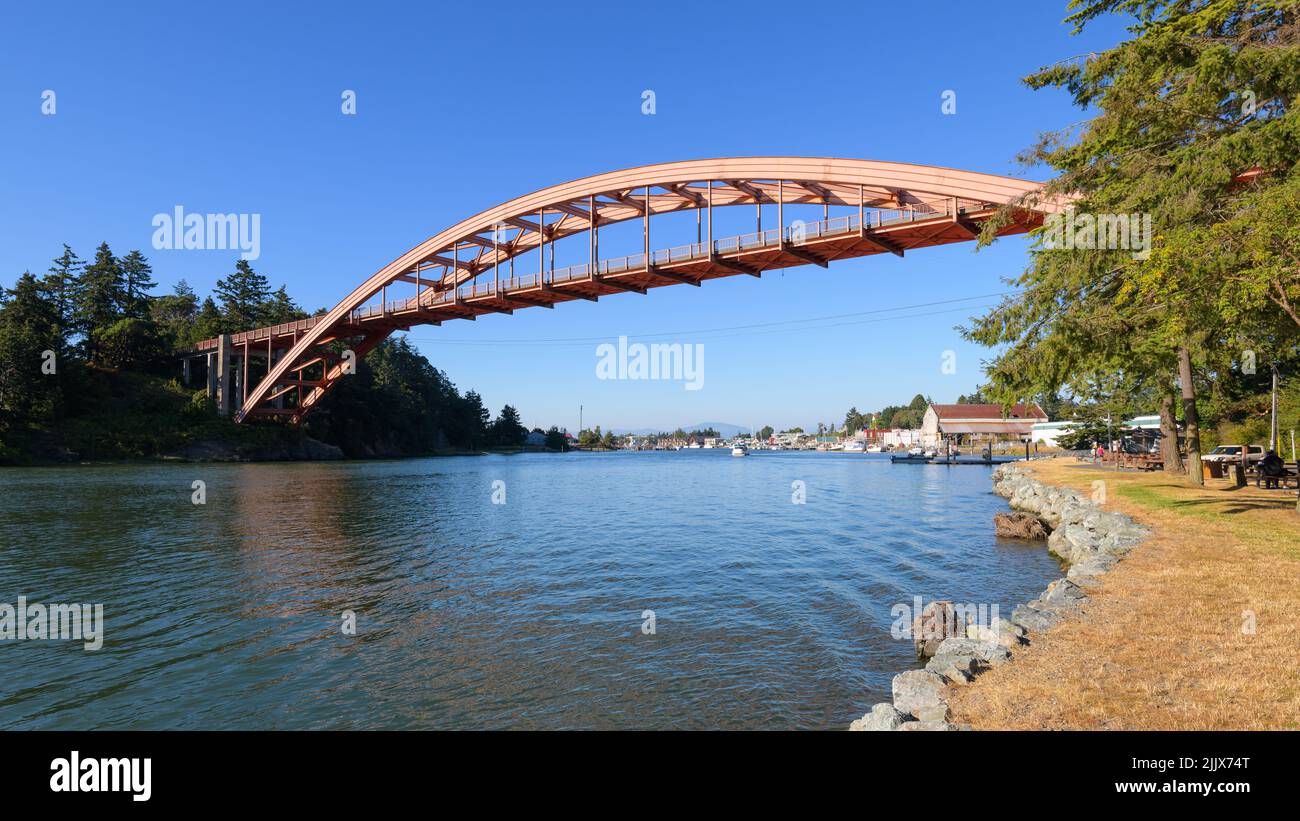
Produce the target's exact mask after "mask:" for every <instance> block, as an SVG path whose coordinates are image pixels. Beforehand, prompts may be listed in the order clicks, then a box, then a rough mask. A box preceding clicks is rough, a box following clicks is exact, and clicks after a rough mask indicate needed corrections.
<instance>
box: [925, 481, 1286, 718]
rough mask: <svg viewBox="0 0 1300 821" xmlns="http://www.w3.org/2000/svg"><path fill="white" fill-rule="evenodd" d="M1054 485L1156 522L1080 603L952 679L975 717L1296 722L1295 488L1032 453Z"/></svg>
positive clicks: (965, 712)
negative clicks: (1060, 619) (972, 678)
mask: <svg viewBox="0 0 1300 821" xmlns="http://www.w3.org/2000/svg"><path fill="white" fill-rule="evenodd" d="M1033 467H1034V473H1035V475H1036V476H1037V477H1038V478H1039V479H1040V480H1042V481H1044V482H1047V483H1049V484H1055V485H1063V486H1070V487H1074V488H1076V489H1078V490H1080V491H1082V492H1084V493H1085V494H1087V493H1090V492H1091V491H1092V483H1093V481H1094V480H1097V479H1100V480H1102V481H1104V482H1106V499H1107V502H1106V504H1104V505H1103V507H1105V508H1107V509H1110V510H1119V511H1122V512H1124V513H1128V514H1129V515H1131V516H1132V517H1133V518H1134V519H1137V520H1138V521H1140V522H1143V523H1146V524H1149V525H1151V526H1152V527H1153V528H1154V529H1155V534H1154V535H1153V537H1152V538H1151V539H1150V540H1148V541H1147V542H1146V543H1144V544H1143V545H1142V546H1141V547H1139V548H1138V549H1137V550H1135V551H1134V552H1133V553H1131V554H1130V555H1129V556H1128V557H1127V558H1126V559H1125V560H1124V561H1122V562H1120V563H1119V564H1118V565H1117V566H1116V567H1115V568H1114V570H1112V571H1111V572H1110V573H1109V574H1108V575H1107V576H1106V577H1105V580H1104V581H1103V582H1102V585H1101V586H1100V587H1099V588H1098V589H1096V590H1095V591H1094V592H1093V598H1092V600H1091V601H1090V602H1089V604H1088V606H1087V608H1086V611H1087V612H1086V614H1085V615H1084V616H1083V617H1081V618H1079V619H1077V620H1074V621H1068V622H1065V623H1063V624H1060V625H1057V626H1056V627H1055V628H1053V629H1052V630H1050V631H1048V632H1047V633H1043V634H1038V635H1037V636H1035V637H1034V642H1033V644H1032V645H1031V646H1029V647H1025V648H1022V650H1021V651H1020V652H1018V653H1017V654H1016V658H1015V661H1014V662H1012V663H1011V664H1008V665H1005V666H1003V667H1000V668H996V669H994V670H991V671H989V672H987V673H985V674H984V675H983V676H981V677H980V678H979V679H977V680H976V682H975V683H974V684H971V685H968V686H966V687H955V688H952V690H951V693H950V697H951V699H952V710H953V714H954V717H953V720H954V721H958V722H969V723H970V724H972V725H973V726H974V727H975V728H976V729H1125V730H1194V729H1215V730H1218V729H1292V730H1294V729H1300V663H1298V662H1297V659H1300V515H1297V514H1296V495H1295V491H1294V490H1291V491H1276V490H1274V491H1265V490H1259V489H1256V488H1255V487H1254V486H1253V485H1251V486H1250V487H1247V488H1242V489H1235V488H1233V487H1232V486H1231V482H1229V481H1227V480H1207V484H1206V486H1205V487H1204V488H1195V487H1190V486H1187V485H1185V484H1183V478H1182V477H1180V476H1168V475H1165V474H1163V473H1155V474H1147V473H1135V472H1127V471H1124V472H1119V473H1116V472H1114V471H1107V470H1099V469H1096V468H1094V467H1093V466H1091V465H1082V464H1079V463H1077V462H1074V461H1073V460H1068V461H1067V460H1065V459H1061V460H1055V461H1045V462H1039V463H1036V464H1035V465H1034V466H1033Z"/></svg>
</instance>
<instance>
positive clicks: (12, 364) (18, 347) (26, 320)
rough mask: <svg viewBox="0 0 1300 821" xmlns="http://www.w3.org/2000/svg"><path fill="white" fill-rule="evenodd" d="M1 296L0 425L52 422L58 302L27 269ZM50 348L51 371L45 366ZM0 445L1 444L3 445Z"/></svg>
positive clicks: (55, 402) (9, 427)
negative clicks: (53, 356) (54, 300)
mask: <svg viewBox="0 0 1300 821" xmlns="http://www.w3.org/2000/svg"><path fill="white" fill-rule="evenodd" d="M0 296H3V300H2V301H0V431H13V430H15V429H20V428H25V427H28V426H38V427H44V426H46V425H49V424H50V423H51V422H53V420H54V418H55V415H56V411H57V409H58V406H59V404H60V399H61V390H60V384H61V383H60V378H59V374H60V371H59V368H60V367H67V364H68V363H65V362H60V361H59V359H58V357H57V354H58V344H59V341H60V337H59V334H58V306H57V305H56V304H55V303H54V302H53V301H52V300H50V299H48V298H47V297H46V295H45V294H44V293H43V289H42V288H41V285H40V283H39V282H38V281H37V279H36V277H35V276H33V275H32V274H31V272H27V273H24V274H23V275H22V276H20V277H19V278H18V281H17V282H16V283H14V287H13V288H12V289H7V290H4V291H3V294H0ZM46 351H53V352H54V353H55V355H56V356H55V358H54V359H53V362H52V364H53V365H54V370H55V372H54V373H53V374H51V373H48V372H47V368H45V367H43V366H45V364H46V362H48V361H50V360H49V357H48V354H46V353H45V352H46ZM3 449H4V448H3V447H0V450H3Z"/></svg>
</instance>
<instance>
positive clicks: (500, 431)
mask: <svg viewBox="0 0 1300 821" xmlns="http://www.w3.org/2000/svg"><path fill="white" fill-rule="evenodd" d="M527 436H528V428H526V427H524V426H523V424H522V423H521V422H520V421H519V411H517V410H515V409H514V407H513V406H511V405H506V406H505V407H504V408H502V409H501V413H500V414H499V415H498V416H497V418H496V420H495V421H494V422H493V423H492V441H493V443H495V444H496V445H497V446H498V447H517V446H519V445H522V444H523V443H524V438H525V437H527Z"/></svg>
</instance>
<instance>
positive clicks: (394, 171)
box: [0, 0, 1123, 429]
mask: <svg viewBox="0 0 1300 821" xmlns="http://www.w3.org/2000/svg"><path fill="white" fill-rule="evenodd" d="M271 5H272V4H267V3H242V2H228V3H222V4H220V5H218V6H210V5H202V4H178V3H144V2H139V3H131V4H129V5H128V4H104V3H57V2H47V3H39V4H37V3H26V4H21V6H19V5H17V4H9V5H7V6H6V8H5V10H4V11H3V12H0V111H2V112H3V120H0V125H2V128H0V236H2V237H3V240H4V241H3V242H0V282H3V284H5V285H9V284H12V282H13V280H14V278H15V277H16V276H17V275H18V274H20V273H21V272H22V271H23V270H26V269H30V270H32V271H35V272H42V271H44V270H45V269H46V268H47V267H48V266H49V260H50V259H51V258H52V257H54V256H56V255H57V254H58V253H59V251H60V250H61V244H62V243H63V242H68V243H70V244H71V245H72V246H73V247H74V249H75V250H76V251H77V252H78V253H79V254H80V255H81V256H82V257H83V258H84V257H88V256H90V255H92V253H93V250H94V247H95V246H96V245H97V244H98V243H99V242H101V241H105V240H106V241H108V242H109V244H110V245H111V246H112V247H113V249H114V250H115V251H117V252H119V253H125V252H126V251H127V250H130V249H132V248H140V249H141V250H143V251H144V253H145V254H146V255H147V256H148V257H149V258H150V259H151V261H152V262H153V265H154V268H155V272H156V275H157V276H156V278H157V279H158V280H159V282H160V284H161V286H162V287H161V288H160V292H161V291H169V290H170V288H171V286H172V285H173V284H174V283H175V282H176V281H177V280H179V279H181V278H184V279H186V280H187V281H188V282H189V283H190V284H191V285H192V286H193V287H194V288H195V289H196V290H198V291H199V293H200V294H201V295H202V294H206V293H207V291H209V290H210V289H211V287H212V285H213V283H214V282H215V281H216V279H217V278H218V277H221V276H224V275H225V274H227V273H228V272H229V271H230V270H231V269H232V268H233V266H234V261H235V259H236V255H237V252H235V251H196V250H189V251H163V250H154V249H153V248H152V247H151V238H152V234H153V226H152V223H151V221H152V219H153V216H154V215H155V214H157V213H160V212H170V211H171V209H172V208H173V207H174V206H175V205H182V206H184V207H185V208H186V209H187V210H189V211H199V212H237V213H257V214H261V221H262V224H261V246H262V248H261V256H260V258H259V259H258V260H256V261H255V263H254V266H255V267H256V268H257V269H258V270H259V271H262V272H263V273H265V274H267V275H268V276H269V277H270V278H271V280H272V282H273V283H274V284H277V285H278V284H280V283H284V284H286V285H287V286H288V288H289V291H290V293H291V294H292V295H293V296H294V297H295V298H296V299H297V301H298V302H299V303H300V304H302V305H303V306H304V307H305V308H307V309H308V310H314V309H316V308H320V307H329V306H333V305H334V304H335V303H336V302H337V301H338V300H339V299H340V298H342V297H343V296H344V295H345V294H346V293H347V292H348V291H350V290H351V289H352V288H353V287H354V286H355V284H356V283H358V282H359V281H361V280H362V279H364V278H366V277H367V276H369V275H370V274H372V273H373V272H374V271H376V270H378V269H379V268H381V267H383V266H384V265H385V264H387V263H388V262H390V261H391V260H392V259H394V258H395V257H397V256H399V255H400V254H402V253H403V252H405V251H406V250H408V249H409V248H411V247H412V246H414V245H416V244H418V243H419V242H421V241H422V240H424V239H425V238H427V237H429V236H431V235H432V234H434V233H436V232H437V231H439V230H441V229H442V228H445V227H447V226H449V225H451V224H452V223H454V222H457V221H458V220H460V219H462V218H464V217H466V216H469V215H470V214H472V213H475V212H477V211H480V210H482V209H483V208H486V207H490V206H492V205H495V204H497V203H499V202H501V201H504V200H507V199H510V198H512V197H515V196H518V195H520V194H524V193H527V192H529V191H532V190H534V189H537V188H541V187H544V186H547V185H550V184H553V183H557V182H562V181H565V180H569V179H573V178H577V177H582V176H586V175H588V174H592V173H598V172H601V171H607V170H613V169H617V168H623V167H629V166H635V165H642V164H647V163H654V162H665V161H672V160H682V159H693V158H701V157H718V156H741V155H759V154H791V155H808V156H842V157H860V158H866V159H878V160H892V161H902V162H915V163H924V164H933V165H942V166H951V167H956V168H963V169H969V170H974V171H984V172H989V173H1002V174H1010V175H1020V176H1026V177H1028V178H1030V179H1044V178H1045V176H1046V173H1047V172H1046V171H1044V170H1042V169H1038V170H1030V171H1025V170H1024V169H1021V168H1019V167H1018V166H1017V165H1016V163H1015V161H1014V160H1015V156H1016V154H1017V153H1018V152H1019V151H1020V150H1021V149H1023V148H1024V147H1026V146H1027V145H1029V144H1031V143H1032V142H1033V141H1034V139H1035V137H1036V135H1037V134H1038V133H1040V132H1041V131H1044V130H1050V129H1054V128H1059V127H1061V126H1064V125H1067V124H1070V123H1074V122H1077V121H1078V120H1080V119H1081V118H1082V114H1081V112H1079V111H1078V110H1077V109H1074V108H1072V107H1071V106H1070V105H1069V103H1068V101H1067V99H1066V98H1065V96H1064V95H1063V94H1061V93H1058V92H1050V91H1045V92H1037V93H1035V92H1031V91H1029V90H1028V89H1026V88H1025V87H1024V86H1023V85H1022V84H1021V83H1020V78H1021V77H1023V76H1024V75H1025V74H1027V73H1029V72H1031V71H1033V70H1034V69H1036V68H1038V67H1040V66H1042V65H1046V64H1048V63H1051V62H1054V61H1056V60H1059V59H1062V58H1066V57H1070V56H1073V55H1077V54H1081V53H1086V52H1089V51H1092V50H1099V49H1102V48H1105V47H1107V46H1108V45H1110V44H1112V43H1113V42H1115V41H1116V40H1117V39H1119V38H1120V37H1122V36H1123V30H1122V28H1121V27H1120V26H1119V25H1118V24H1117V23H1114V22H1104V23H1102V24H1099V25H1097V26H1096V27H1095V28H1094V29H1090V30H1089V31H1088V32H1087V33H1085V34H1084V35H1081V36H1078V37H1071V36H1070V34H1069V29H1068V27H1066V26H1063V25H1061V22H1060V21H1061V19H1062V18H1063V17H1064V16H1065V11H1064V5H1065V3H1064V0H1059V2H1058V0H1035V2H1032V3H1018V4H1011V5H1007V6H1000V5H993V6H990V5H988V4H976V3H969V2H930V3H883V2H862V3H855V4H840V3H833V4H789V3H766V2H745V3H722V2H717V3H700V2H692V3H676V2H656V3H644V4H632V3H618V2H606V3H599V4H596V3H592V4H565V3H547V4H542V5H538V4H536V3H520V4H513V3H502V2H497V3H491V4H459V5H457V6H454V7H445V6H444V4H415V3H412V4H410V7H409V8H407V7H405V6H404V5H403V4H394V3H384V2H370V3H366V4H364V5H361V6H357V5H355V4H352V5H351V6H349V5H348V4H342V3H319V4H311V5H298V4H294V5H293V6H292V7H290V4H284V7H282V8H271V7H270V6H271ZM46 89H50V90H53V91H54V92H55V93H56V95H57V97H56V102H57V113H56V114H55V115H54V116H46V115H43V114H42V113H41V102H42V98H41V95H42V92H43V91H45V90H46ZM345 89H352V90H355V92H356V95H357V113H356V115H355V116H344V115H343V114H342V113H341V111H340V102H341V100H340V95H341V94H342V92H343V90H345ZM647 89H649V90H653V91H654V92H655V96H656V113H655V114H654V115H653V116H647V115H643V114H642V113H641V103H642V92H643V91H644V90H647ZM945 90H952V91H954V92H956V95H957V96H956V101H957V113H956V114H955V115H945V114H943V113H942V112H941V109H940V104H941V95H942V94H943V93H944V91H945ZM736 210H740V209H736ZM745 210H746V212H747V213H752V212H749V211H748V209H745ZM769 219H770V217H769ZM765 227H771V225H770V224H769V223H766V222H765ZM739 230H752V228H749V227H745V228H741V229H739ZM739 230H738V231H737V232H739ZM687 233H691V234H693V226H690V229H689V231H688V232H687ZM718 233H719V235H721V234H722V233H723V231H722V230H721V226H720V230H719V232H718ZM664 239H665V242H664V243H663V245H669V244H678V241H680V242H683V243H684V242H689V241H693V239H694V238H693V236H688V235H687V234H686V233H684V234H683V235H682V236H681V238H680V240H678V238H676V237H664ZM636 242H637V240H631V241H629V242H628V245H629V247H627V248H626V250H624V249H622V248H621V247H620V248H615V247H607V246H606V244H605V242H604V241H602V251H605V252H607V255H610V256H612V255H615V254H622V253H634V252H636V251H637V250H638V249H637V248H636V247H635V246H636ZM578 244H579V245H583V249H578V248H576V246H575V249H574V252H575V253H580V251H581V250H584V249H585V244H584V243H582V242H579V243H578ZM612 245H613V241H612V240H611V243H610V246H612ZM655 245H656V247H660V246H661V243H659V242H656V243H655ZM1025 249H1026V242H1025V240H1024V239H1023V238H1009V239H1005V240H1002V241H999V242H998V243H997V244H996V245H994V246H993V247H990V248H986V249H984V250H982V251H979V252H978V253H976V252H975V250H974V246H973V245H970V244H963V245H955V246H949V247H947V248H936V249H929V250H923V251H918V252H916V253H914V254H909V255H908V256H907V258H906V259H901V260H900V259H897V258H895V257H892V256H887V255H886V256H877V257H871V258H866V259H859V260H849V261H845V262H840V263H836V264H833V265H832V266H831V268H830V269H829V270H824V269H821V268H816V267H803V268H795V269H787V270H786V271H785V272H784V273H782V272H770V273H768V274H765V275H764V277H763V278H762V280H755V279H753V278H750V277H733V278H730V279H725V280H721V281H718V282H715V283H709V284H707V285H705V286H704V287H703V288H698V289H697V288H689V287H684V286H677V287H671V288H662V289H658V290H656V291H652V292H651V294H650V295H648V296H637V295H633V294H628V295H620V296H614V297H610V298H607V299H602V300H601V301H600V302H599V303H589V302H574V303H568V304H565V305H561V306H559V307H558V308H556V309H555V310H554V311H545V310H525V311H520V312H517V313H516V314H515V315H514V316H511V317H507V316H490V317H484V318H481V319H479V321H477V322H473V323H470V322H450V323H446V324H444V325H443V326H441V327H437V328H435V327H431V326H430V327H422V328H416V329H413V331H412V332H411V334H410V337H411V339H412V341H413V342H415V343H417V344H418V346H419V348H420V349H421V350H422V351H423V352H424V353H425V355H427V356H428V357H429V359H430V360H431V361H432V362H433V363H434V364H435V365H436V366H437V367H439V368H441V369H443V370H444V371H446V373H447V374H448V375H449V376H450V377H451V379H452V380H453V381H454V382H456V384H457V385H459V386H460V387H461V388H462V389H467V388H473V389H475V390H478V391H479V392H480V393H481V394H483V396H484V398H485V400H486V402H487V403H488V404H489V406H490V407H491V408H493V410H494V411H495V410H497V409H499V408H500V407H501V405H503V404H505V403H507V402H509V403H512V404H514V405H516V406H517V407H518V408H519V409H520V411H521V413H522V414H523V418H524V421H525V422H526V423H528V424H529V425H534V424H536V425H542V426H549V425H551V424H559V425H562V426H567V427H569V428H570V429H574V428H576V427H577V420H578V407H579V405H580V404H581V405H583V406H584V408H585V421H586V422H587V424H588V425H593V424H601V425H602V426H604V427H606V428H608V427H620V428H641V427H662V428H672V427H676V426H677V425H679V424H689V423H694V422H700V421H726V422H733V423H736V424H741V425H750V424H752V425H754V426H761V425H764V424H772V425H775V426H778V427H787V426H791V425H802V426H804V427H809V426H812V425H816V423H817V422H818V421H826V422H829V421H832V420H833V421H837V422H838V421H841V420H842V419H843V415H844V412H845V411H846V410H847V409H848V408H849V406H850V405H856V406H857V407H858V408H859V409H863V410H866V409H875V408H878V407H880V406H883V405H886V404H894V403H905V402H907V401H908V400H909V399H910V398H911V397H912V396H913V395H914V394H916V393H918V392H921V393H926V394H930V395H932V396H933V397H934V399H935V400H936V401H952V400H954V399H955V398H956V397H957V396H958V394H961V393H964V392H969V391H971V390H972V389H973V388H974V387H975V386H976V385H977V384H979V382H980V381H981V374H980V361H981V359H983V358H986V357H987V356H988V352H987V351H985V350H982V349H980V348H978V347H976V346H971V345H968V344H966V343H964V342H963V341H962V340H961V339H960V338H959V336H958V334H957V333H956V332H955V331H954V330H953V326H954V325H956V324H958V323H960V322H961V321H963V320H964V319H965V318H966V317H968V316H970V315H972V314H973V313H976V312H978V308H979V306H983V305H987V304H989V303H991V302H992V301H993V300H992V298H984V299H974V298H973V299H969V300H966V301H963V302H946V304H935V303H940V302H945V301H948V300H958V299H965V298H967V297H980V296H982V295H989V294H996V293H999V292H1002V291H1005V290H1006V287H1005V286H1004V285H1003V284H1002V283H1001V281H1000V278H1001V277H1004V276H1014V275H1015V274H1017V273H1019V271H1020V270H1021V269H1022V267H1023V265H1024V263H1025V259H1026V256H1025ZM569 261H572V262H580V261H583V260H582V259H581V258H575V259H573V260H569ZM563 264H565V260H563V259H557V265H563ZM902 306H922V307H917V308H914V309H911V310H907V311H902V312H892V313H877V314H870V313H866V312H869V311H879V310H880V309H892V308H898V307H902ZM900 314H901V315H903V316H907V317H910V318H905V319H899V318H897V317H898V316H900ZM849 315H853V316H849ZM820 317H837V318H836V319H822V320H819V321H809V322H801V323H792V324H788V325H774V324H772V323H779V322H784V321H787V320H814V319H816V318H820ZM889 317H893V318H889ZM738 326H751V327H748V328H739V327H738ZM752 326H762V327H752ZM717 329H733V330H717ZM647 334H656V335H657V336H656V337H655V338H654V339H653V340H650V339H649V338H646V339H647V341H661V342H664V341H668V342H682V343H697V344H703V345H704V346H705V376H704V386H703V388H702V389H700V390H694V391H688V390H685V389H684V386H683V384H682V383H681V382H671V381H667V382H632V381H602V380H599V379H597V378H596V363H597V356H596V346H597V345H598V344H599V342H600V341H613V340H615V339H616V338H617V337H618V336H619V335H626V336H629V337H631V338H632V340H633V341H636V340H637V339H638V338H642V337H643V336H644V335H647ZM949 350H951V351H953V352H954V353H955V356H956V366H957V367H956V372H955V373H954V374H945V373H943V372H942V371H941V367H940V365H941V363H942V357H943V354H944V352H945V351H949Z"/></svg>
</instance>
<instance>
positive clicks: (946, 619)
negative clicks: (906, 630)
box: [912, 601, 966, 658]
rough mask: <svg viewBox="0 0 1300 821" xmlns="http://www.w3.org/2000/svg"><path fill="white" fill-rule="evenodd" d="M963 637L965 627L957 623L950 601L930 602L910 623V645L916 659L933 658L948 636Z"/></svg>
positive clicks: (955, 612)
mask: <svg viewBox="0 0 1300 821" xmlns="http://www.w3.org/2000/svg"><path fill="white" fill-rule="evenodd" d="M964 635H966V625H965V624H958V623H957V608H956V607H955V606H954V605H953V603H952V602H950V601H934V602H930V603H929V604H927V605H925V607H923V608H921V614H920V615H919V616H917V617H916V619H914V620H913V622H912V643H913V644H914V645H915V647H916V655H917V657H918V658H927V657H929V656H933V655H934V651H935V650H936V649H937V648H938V647H939V645H940V644H941V643H943V640H944V639H946V638H948V637H949V636H964Z"/></svg>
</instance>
